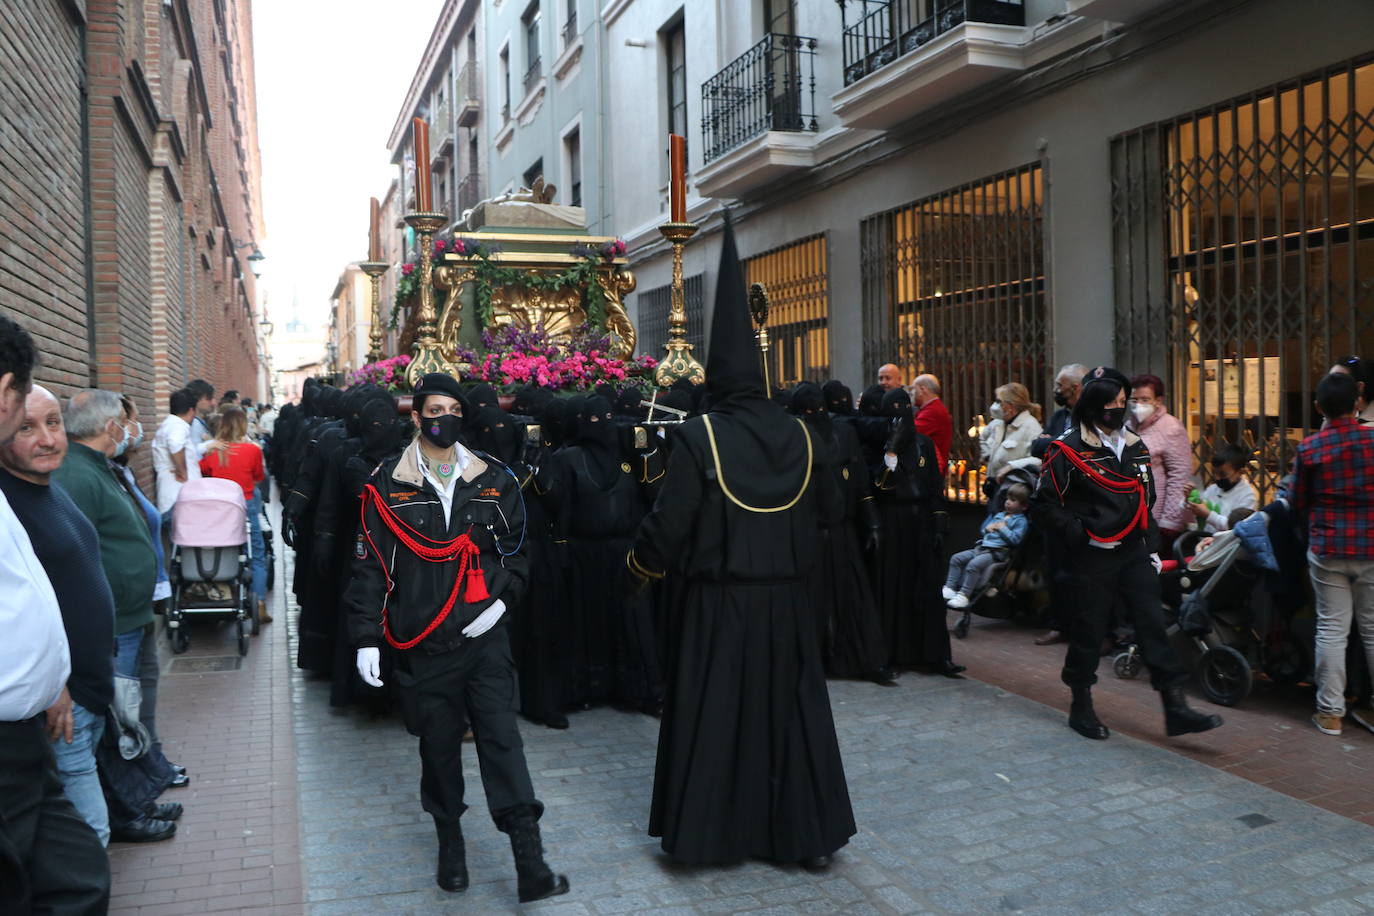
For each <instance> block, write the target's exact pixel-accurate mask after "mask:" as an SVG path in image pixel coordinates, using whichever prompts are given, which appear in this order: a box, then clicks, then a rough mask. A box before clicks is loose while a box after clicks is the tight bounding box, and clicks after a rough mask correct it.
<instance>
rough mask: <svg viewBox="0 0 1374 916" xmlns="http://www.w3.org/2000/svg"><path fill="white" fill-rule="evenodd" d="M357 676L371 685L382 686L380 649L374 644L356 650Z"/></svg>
mask: <svg viewBox="0 0 1374 916" xmlns="http://www.w3.org/2000/svg"><path fill="white" fill-rule="evenodd" d="M357 664H358V677H360V678H362V679H363V683H364V684H368V685H370V686H372V687H380V686H382V650H381V649H378V648H377V647H375V646H369V647H367V648H363V649H359V650H358V662H357Z"/></svg>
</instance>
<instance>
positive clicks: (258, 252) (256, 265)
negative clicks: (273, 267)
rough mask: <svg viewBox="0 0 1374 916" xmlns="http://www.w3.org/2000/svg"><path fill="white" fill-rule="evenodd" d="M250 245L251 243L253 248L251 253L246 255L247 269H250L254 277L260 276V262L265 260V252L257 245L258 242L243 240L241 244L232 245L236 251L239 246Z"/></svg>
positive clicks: (245, 246)
mask: <svg viewBox="0 0 1374 916" xmlns="http://www.w3.org/2000/svg"><path fill="white" fill-rule="evenodd" d="M250 245H251V246H252V248H253V253H252V254H250V255H249V256H248V269H249V270H251V271H253V276H255V277H261V276H262V262H263V261H265V260H267V255H265V254H263V253H262V249H261V248H259V247H258V243H257V242H244V243H242V244H240V245H235V246H234V250H235V251H238V250H239V249H240V248H247V247H249V246H250Z"/></svg>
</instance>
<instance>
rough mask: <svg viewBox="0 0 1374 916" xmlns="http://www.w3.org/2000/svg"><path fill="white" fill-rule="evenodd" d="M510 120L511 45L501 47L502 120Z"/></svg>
mask: <svg viewBox="0 0 1374 916" xmlns="http://www.w3.org/2000/svg"><path fill="white" fill-rule="evenodd" d="M509 120H510V46H509V45H507V46H506V47H504V48H502V49H501V121H502V122H503V123H504V122H506V121H509Z"/></svg>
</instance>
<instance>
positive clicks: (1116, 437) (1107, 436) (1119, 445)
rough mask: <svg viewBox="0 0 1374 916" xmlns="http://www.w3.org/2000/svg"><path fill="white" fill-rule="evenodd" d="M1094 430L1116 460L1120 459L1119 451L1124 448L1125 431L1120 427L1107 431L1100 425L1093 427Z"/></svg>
mask: <svg viewBox="0 0 1374 916" xmlns="http://www.w3.org/2000/svg"><path fill="white" fill-rule="evenodd" d="M1094 431H1095V432H1096V433H1097V436H1098V438H1099V439H1101V440H1102V444H1103V445H1105V446H1107V448H1109V449H1111V450H1112V452H1113V453H1115V454H1116V460H1117V461H1120V460H1121V453H1122V452H1123V451H1125V450H1126V433H1125V432H1124V431H1123V430H1120V429H1118V430H1117V431H1116V432H1114V433H1109V432H1107V431H1106V430H1105V429H1103V428H1102V427H1100V426H1098V427H1094Z"/></svg>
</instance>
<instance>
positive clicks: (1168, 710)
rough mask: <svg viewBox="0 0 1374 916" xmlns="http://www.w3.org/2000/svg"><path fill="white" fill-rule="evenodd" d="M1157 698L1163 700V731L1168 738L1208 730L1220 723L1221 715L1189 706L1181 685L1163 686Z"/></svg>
mask: <svg viewBox="0 0 1374 916" xmlns="http://www.w3.org/2000/svg"><path fill="white" fill-rule="evenodd" d="M1159 698H1160V699H1161V700H1163V701H1164V731H1165V733H1166V734H1168V736H1169V737H1170V738H1173V737H1176V736H1178V735H1191V734H1193V733H1195V732H1208V731H1211V730H1212V729H1214V728H1216V727H1217V726H1219V725H1221V716H1213V715H1209V714H1207V713H1205V712H1198V711H1197V710H1196V709H1194V708H1193V707H1191V706H1189V705H1188V701H1187V700H1185V699H1184V698H1183V688H1182V687H1165V688H1164V689H1163V690H1161V691H1160V692H1159Z"/></svg>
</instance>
